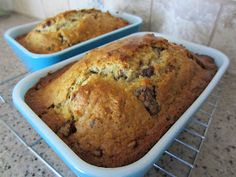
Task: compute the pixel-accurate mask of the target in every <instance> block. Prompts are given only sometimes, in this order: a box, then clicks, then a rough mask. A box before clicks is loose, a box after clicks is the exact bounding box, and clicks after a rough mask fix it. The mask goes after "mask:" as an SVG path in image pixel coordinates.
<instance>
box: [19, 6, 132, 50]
mask: <svg viewBox="0 0 236 177" xmlns="http://www.w3.org/2000/svg"><path fill="white" fill-rule="evenodd" d="M126 25H128V22H126V21H125V20H123V19H121V18H118V17H115V16H112V15H111V14H110V13H109V12H106V13H103V12H101V11H100V10H95V9H86V10H85V9H84V10H71V11H66V12H63V13H60V14H58V15H57V16H55V17H52V18H48V19H46V20H44V21H43V22H41V23H40V24H38V25H37V26H36V27H35V28H34V29H33V30H32V31H31V32H29V33H28V34H27V35H24V36H20V37H19V38H17V40H18V42H19V43H21V44H22V45H23V46H24V47H25V48H27V49H28V50H29V51H31V52H34V53H39V54H48V53H54V52H57V51H61V50H63V49H65V48H68V47H70V46H72V45H74V44H78V43H80V42H83V41H86V40H88V39H91V38H94V37H97V36H99V35H102V34H105V33H108V32H111V31H113V30H116V29H118V28H121V27H124V26H126Z"/></svg>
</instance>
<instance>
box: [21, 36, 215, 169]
mask: <svg viewBox="0 0 236 177" xmlns="http://www.w3.org/2000/svg"><path fill="white" fill-rule="evenodd" d="M216 70H217V67H216V65H215V64H214V61H213V60H212V58H210V57H208V56H203V55H196V54H193V53H191V52H190V51H188V50H187V49H186V48H184V47H183V46H179V45H176V44H174V43H169V42H168V41H167V40H166V39H163V38H159V37H155V36H154V35H151V34H150V35H144V36H140V37H137V36H136V37H129V38H126V39H122V40H120V41H117V42H114V43H111V44H109V45H106V46H103V47H100V48H97V49H95V50H93V51H91V52H89V53H88V54H86V55H85V56H84V57H82V59H80V60H79V61H77V62H75V63H72V64H70V65H68V66H66V67H64V68H62V69H60V70H58V71H57V72H54V73H50V74H48V76H46V77H44V78H42V79H40V81H39V82H38V83H37V84H36V85H35V86H34V87H33V88H31V89H30V90H29V91H28V92H27V93H26V95H25V100H26V102H27V104H28V105H29V106H30V107H31V108H32V109H33V111H35V112H36V114H37V115H38V116H39V117H40V118H41V119H42V120H43V121H44V122H45V123H46V124H47V125H48V126H49V127H50V128H51V129H52V130H53V131H54V132H56V133H57V134H58V135H59V136H60V137H61V138H62V140H63V141H64V142H65V143H66V144H67V145H68V146H70V147H71V148H72V149H73V151H74V152H75V153H77V154H78V155H79V157H81V158H82V159H84V160H85V161H87V162H88V163H91V164H94V165H97V166H102V167H118V166H123V165H127V164H129V163H132V162H134V161H136V160H138V159H139V158H141V157H142V156H143V155H145V153H147V152H148V150H149V149H150V148H152V146H153V145H154V144H155V143H156V142H157V141H158V140H159V139H160V138H161V136H162V135H163V134H164V133H165V132H166V131H167V130H168V129H169V127H170V126H171V125H172V124H173V123H175V122H176V121H177V119H178V118H179V117H180V116H181V115H182V114H183V112H184V111H185V110H186V109H187V108H188V107H189V106H190V105H191V104H192V103H193V101H194V100H195V99H196V98H197V97H198V96H199V95H200V93H201V92H202V91H203V90H204V88H205V87H206V86H207V84H208V83H209V82H210V80H211V79H212V77H213V76H214V74H215V72H216Z"/></svg>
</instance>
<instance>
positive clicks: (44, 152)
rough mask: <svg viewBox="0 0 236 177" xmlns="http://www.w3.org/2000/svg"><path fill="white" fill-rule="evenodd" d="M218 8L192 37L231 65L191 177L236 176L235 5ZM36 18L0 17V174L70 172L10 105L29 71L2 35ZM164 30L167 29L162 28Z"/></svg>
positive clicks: (27, 174) (153, 172) (151, 173)
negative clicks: (210, 23)
mask: <svg viewBox="0 0 236 177" xmlns="http://www.w3.org/2000/svg"><path fill="white" fill-rule="evenodd" d="M218 10H219V12H218V15H217V18H216V20H215V22H214V24H213V28H212V30H211V32H210V33H209V34H208V35H206V36H204V37H202V36H201V35H199V36H200V37H199V38H198V37H197V36H196V38H195V39H193V41H198V39H201V38H202V39H204V41H200V43H204V44H206V45H209V46H211V47H215V48H218V49H220V50H222V51H223V52H225V53H226V54H227V55H228V56H229V57H230V59H231V65H230V69H229V70H228V72H227V73H226V75H225V77H224V78H223V83H222V84H221V88H222V92H221V99H220V102H219V104H218V108H217V110H216V112H215V114H214V116H213V120H212V123H211V125H210V128H209V132H208V135H207V139H206V140H205V142H204V144H203V147H202V150H201V152H200V154H199V157H198V160H197V162H196V167H195V168H194V169H193V173H192V176H212V177H215V176H236V168H235V166H236V136H235V134H236V129H235V127H236V64H235V63H236V62H235V61H236V42H235V41H236V3H234V2H229V3H225V4H223V5H222V6H220V7H219V9H218ZM34 20H35V19H33V18H30V17H27V16H24V15H19V14H16V13H13V14H11V16H10V17H9V18H0V96H1V97H0V144H1V145H0V174H1V176H6V177H8V176H57V175H60V174H62V175H63V176H74V174H73V173H72V172H71V171H70V170H69V169H68V167H66V166H65V165H64V163H63V162H62V161H61V160H60V159H59V158H58V157H57V156H56V155H55V153H54V152H52V150H51V149H50V148H49V147H48V146H47V145H46V143H45V142H44V141H43V140H42V139H41V138H40V137H39V136H38V135H37V133H36V132H35V131H34V130H33V129H32V128H31V126H30V125H29V124H28V123H27V122H26V121H25V120H24V119H23V117H22V116H20V114H19V113H18V112H17V111H16V109H15V108H14V107H13V105H12V101H11V93H12V89H13V87H14V85H15V84H16V83H17V82H18V81H19V80H20V79H21V78H22V77H24V75H26V74H27V72H26V69H25V68H24V66H23V65H22V64H21V63H20V62H19V60H18V59H17V57H16V56H15V54H13V52H12V50H11V49H10V48H9V47H8V46H7V44H6V42H5V41H4V39H3V34H4V32H5V31H6V29H8V28H10V27H12V26H16V25H18V24H24V23H27V22H31V21H34ZM203 28H204V27H203ZM205 28H207V27H205ZM163 30H166V31H168V30H167V29H166V28H164V27H163ZM158 31H162V29H159V30H158ZM202 31H207V30H206V29H202ZM181 34H182V35H184V32H183V33H181ZM180 36H181V35H180ZM31 147H32V149H33V150H32V149H31ZM41 157H43V158H44V159H42V158H41ZM45 159H46V161H45ZM48 163H49V164H51V165H52V167H51V166H48ZM57 171H58V172H59V173H60V174H58V173H57ZM157 174H160V173H157V172H156V171H155V170H154V169H152V170H151V171H150V172H149V174H147V176H149V177H154V176H157Z"/></svg>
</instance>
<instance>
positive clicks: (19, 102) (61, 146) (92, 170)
mask: <svg viewBox="0 0 236 177" xmlns="http://www.w3.org/2000/svg"><path fill="white" fill-rule="evenodd" d="M145 34H152V33H150V32H141V33H135V34H132V35H130V36H143V35H145ZM154 34H155V36H159V37H164V38H166V39H168V40H169V41H171V42H175V43H177V44H181V45H183V46H185V47H186V48H187V49H189V50H190V51H192V52H194V53H199V54H204V55H208V56H211V57H212V58H213V59H214V61H215V63H216V65H217V67H218V71H217V73H216V74H215V76H214V77H213V79H212V80H211V82H210V83H209V84H208V86H207V87H206V88H205V89H204V91H203V92H202V93H201V95H200V96H199V97H198V98H197V99H196V100H195V101H194V102H193V104H192V105H191V106H190V107H189V108H188V109H187V110H186V111H185V112H184V114H183V115H182V116H181V117H180V118H179V119H178V120H177V121H176V122H175V123H174V125H172V126H171V128H170V129H169V130H168V131H167V132H166V133H165V134H164V135H163V136H162V137H161V139H160V140H159V141H158V142H157V143H156V144H155V145H154V146H153V147H152V148H151V149H150V150H149V151H148V153H147V154H145V155H144V156H143V157H142V158H141V159H139V160H137V161H136V162H134V163H131V164H129V165H126V166H122V167H116V168H104V167H98V166H94V165H91V164H89V163H87V162H85V161H83V160H82V159H81V158H80V157H79V156H77V155H76V154H75V153H74V152H73V151H72V150H71V149H70V148H69V147H68V146H67V145H66V144H65V143H64V142H63V141H62V140H61V139H60V138H59V137H58V136H57V135H56V134H55V133H54V132H53V131H52V130H51V129H50V128H49V127H48V126H47V125H46V124H45V123H44V122H43V121H42V120H41V119H40V118H39V117H38V115H37V114H36V113H35V112H34V111H33V110H32V109H31V108H30V107H29V106H28V105H27V103H26V102H25V99H24V97H25V93H26V92H27V91H28V90H29V89H30V88H31V87H32V86H34V85H35V84H36V83H37V82H38V80H39V79H40V78H42V77H45V76H46V75H47V74H48V73H49V72H54V71H57V70H58V69H60V68H62V67H64V66H66V65H67V64H69V63H72V62H75V61H77V60H79V59H80V58H82V57H83V56H84V54H80V55H77V56H75V57H72V58H70V59H68V60H66V61H63V62H60V63H58V64H55V65H53V66H50V67H47V68H45V69H42V70H40V71H37V72H34V73H31V74H29V75H27V76H26V77H25V78H24V79H22V80H21V81H20V82H19V83H18V84H17V85H16V86H15V88H14V90H13V102H14V104H15V106H16V108H17V109H18V111H19V112H20V113H21V114H22V115H23V116H24V118H25V119H26V120H27V121H28V122H29V123H30V124H31V125H32V127H33V128H34V129H35V130H36V131H37V132H38V133H39V134H40V136H41V137H42V138H43V139H44V140H45V141H46V142H47V143H48V145H49V146H50V147H51V148H52V149H53V150H54V151H55V152H56V153H57V155H58V156H59V157H60V158H61V159H62V160H63V161H64V162H65V163H66V164H67V165H68V167H70V168H71V170H72V171H73V172H74V173H75V174H76V175H77V176H80V177H142V176H144V175H145V173H146V172H147V171H148V170H149V169H150V168H151V167H152V166H153V164H154V163H155V162H156V161H157V160H158V159H159V158H160V157H161V155H162V153H163V152H164V151H165V150H166V149H167V148H168V146H169V145H170V144H171V143H172V142H173V141H174V139H175V138H176V137H177V136H178V134H179V133H180V132H181V131H182V130H183V129H184V127H185V126H186V124H187V123H188V122H189V121H190V120H191V118H192V116H193V115H194V113H195V112H196V111H197V110H198V109H199V107H200V106H201V105H202V104H203V103H204V101H205V100H206V99H207V97H208V96H209V95H210V94H211V92H212V91H213V89H214V87H215V86H216V85H217V83H218V82H219V81H220V79H221V77H222V76H223V74H224V72H225V71H226V69H227V67H228V66H229V59H228V57H227V56H225V55H224V54H223V53H222V52H220V51H218V50H216V49H213V48H209V47H206V46H202V45H199V44H194V43H191V42H187V41H184V40H179V39H176V38H173V37H170V36H166V35H162V34H159V33H154ZM130 36H128V37H130ZM128 37H126V38H128ZM137 111H138V110H137Z"/></svg>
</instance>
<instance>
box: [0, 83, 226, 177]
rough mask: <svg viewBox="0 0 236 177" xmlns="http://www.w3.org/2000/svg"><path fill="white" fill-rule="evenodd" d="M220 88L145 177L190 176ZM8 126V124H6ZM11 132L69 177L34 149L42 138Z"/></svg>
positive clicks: (2, 99)
mask: <svg viewBox="0 0 236 177" xmlns="http://www.w3.org/2000/svg"><path fill="white" fill-rule="evenodd" d="M220 85H222V81H221V82H220V84H219V86H217V87H216V88H215V90H214V91H213V93H212V94H211V95H210V96H209V97H208V99H207V101H206V102H205V103H204V104H203V105H202V107H201V108H200V109H199V110H198V112H197V113H195V115H194V116H193V117H192V120H191V121H190V123H188V125H187V126H186V127H185V129H184V130H183V131H182V132H181V133H180V135H179V136H178V137H177V138H176V139H175V140H174V141H173V143H172V144H171V145H170V147H169V148H168V150H166V151H165V152H164V153H163V155H162V157H161V158H160V160H159V161H158V162H156V163H155V164H154V165H153V169H152V170H150V171H149V172H148V173H147V174H146V175H145V177H154V176H155V177H156V176H170V177H188V176H190V175H191V172H192V169H193V168H194V166H195V162H196V159H197V156H198V154H199V152H200V150H201V147H202V144H203V142H204V140H205V139H206V135H207V131H208V128H209V126H210V123H211V120H212V118H213V115H214V112H215V110H216V108H217V104H218V101H219V97H220V95H221V91H222V89H221V86H220ZM0 100H1V102H2V103H5V100H4V98H3V97H2V96H1V95H0ZM6 126H8V125H7V124H6ZM8 127H9V126H8ZM9 128H10V127H9ZM10 129H11V128H10ZM12 132H13V133H14V134H15V135H16V136H17V138H18V139H20V141H21V142H22V143H23V144H24V145H25V146H26V147H27V148H28V149H29V150H30V151H31V152H32V153H34V154H35V155H36V156H37V157H38V158H39V159H40V160H42V161H43V162H44V163H45V164H46V165H47V166H48V167H49V169H51V170H52V171H53V172H54V174H55V176H60V177H62V176H67V175H65V174H63V173H62V172H61V171H60V170H58V169H57V168H56V167H55V166H54V165H53V164H52V163H51V162H50V160H48V159H47V158H46V156H43V155H41V154H40V153H38V152H37V151H36V150H35V149H34V147H35V146H37V145H39V144H40V143H41V142H42V141H43V140H42V138H40V139H39V140H37V141H36V142H34V143H33V144H27V143H26V142H24V141H23V139H22V138H21V136H20V135H18V133H17V132H16V131H14V130H12ZM70 174H72V173H70ZM72 176H74V175H72Z"/></svg>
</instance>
